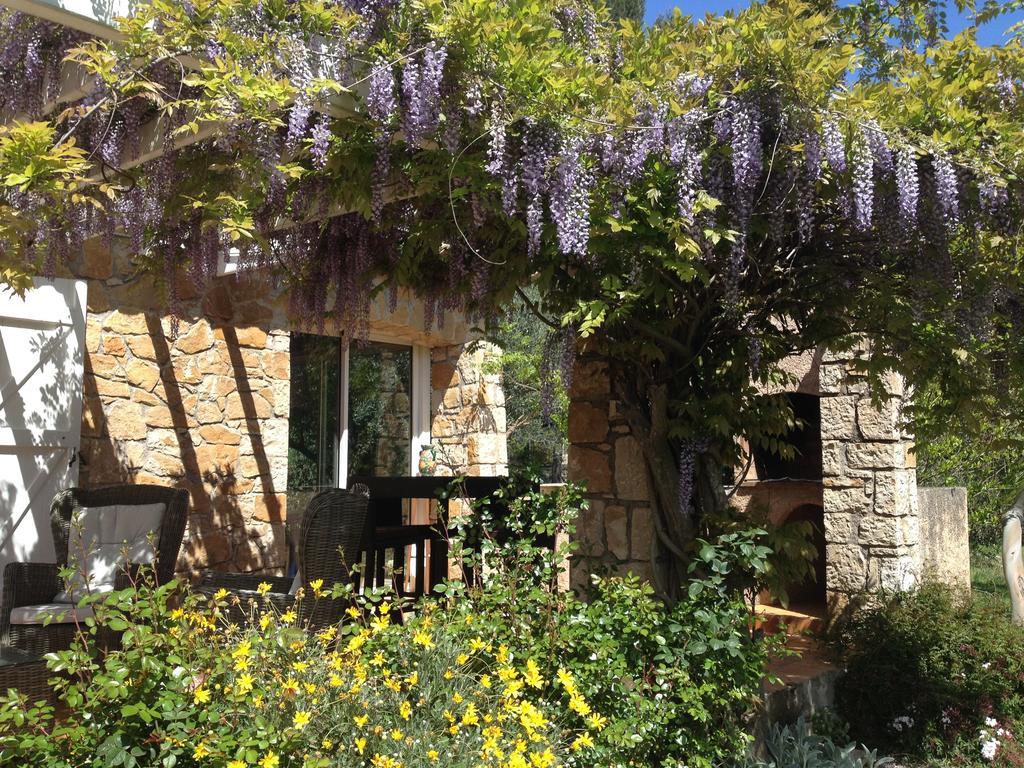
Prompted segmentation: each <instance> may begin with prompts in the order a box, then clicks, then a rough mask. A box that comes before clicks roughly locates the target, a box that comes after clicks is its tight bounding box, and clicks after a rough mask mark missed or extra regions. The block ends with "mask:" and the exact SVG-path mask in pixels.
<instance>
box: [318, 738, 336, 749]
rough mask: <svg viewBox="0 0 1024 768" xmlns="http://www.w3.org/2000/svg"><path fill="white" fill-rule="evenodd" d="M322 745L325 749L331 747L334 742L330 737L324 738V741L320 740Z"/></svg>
mask: <svg viewBox="0 0 1024 768" xmlns="http://www.w3.org/2000/svg"><path fill="white" fill-rule="evenodd" d="M320 746H321V747H323V748H324V749H331V748H332V747H333V746H334V742H333V741H331V740H330V739H324V740H323V741H321V742H320Z"/></svg>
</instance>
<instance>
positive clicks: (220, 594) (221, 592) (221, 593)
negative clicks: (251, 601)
mask: <svg viewBox="0 0 1024 768" xmlns="http://www.w3.org/2000/svg"><path fill="white" fill-rule="evenodd" d="M230 594H231V592H229V591H228V590H226V589H224V587H221V588H220V589H218V590H217V591H216V592H214V593H213V599H214V600H223V599H224V598H225V597H227V596H228V595H230Z"/></svg>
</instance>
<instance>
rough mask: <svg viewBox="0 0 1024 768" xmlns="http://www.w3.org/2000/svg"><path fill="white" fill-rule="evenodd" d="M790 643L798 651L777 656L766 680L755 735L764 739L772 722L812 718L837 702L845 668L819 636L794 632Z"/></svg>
mask: <svg viewBox="0 0 1024 768" xmlns="http://www.w3.org/2000/svg"><path fill="white" fill-rule="evenodd" d="M786 647H787V649H789V650H790V651H792V652H793V653H794V654H796V655H787V656H781V657H778V658H773V659H771V660H770V661H769V662H768V670H767V671H768V674H767V675H766V677H765V680H764V683H763V684H762V694H763V697H764V710H763V712H762V713H761V716H760V717H759V718H758V719H757V721H756V725H755V728H754V735H755V737H756V739H757V740H758V741H761V740H762V739H763V738H764V736H765V735H766V734H767V732H768V728H769V727H770V724H772V723H793V722H796V720H797V719H798V718H800V717H803V718H805V719H806V720H808V721H809V720H810V719H811V717H813V716H814V715H815V714H816V713H818V712H821V711H822V710H826V709H831V708H832V706H833V704H834V703H835V686H836V681H837V680H838V679H839V677H840V676H841V675H842V674H843V670H842V668H841V667H840V666H839V665H838V664H835V663H834V662H832V661H831V660H830V659H829V658H828V656H827V654H826V653H825V652H824V650H823V649H822V648H821V646H820V644H819V642H818V640H817V639H815V638H813V637H808V636H796V635H790V636H789V637H788V639H787V640H786Z"/></svg>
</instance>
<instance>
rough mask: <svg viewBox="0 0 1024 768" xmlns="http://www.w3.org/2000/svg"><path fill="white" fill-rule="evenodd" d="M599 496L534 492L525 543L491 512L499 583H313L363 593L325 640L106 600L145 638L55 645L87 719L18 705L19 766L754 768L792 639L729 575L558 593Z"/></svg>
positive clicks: (1, 745) (1, 710) (741, 555)
mask: <svg viewBox="0 0 1024 768" xmlns="http://www.w3.org/2000/svg"><path fill="white" fill-rule="evenodd" d="M580 503H581V499H580V496H579V493H578V491H576V490H574V489H572V488H568V489H565V490H564V491H562V492H561V493H557V494H551V495H547V496H544V497H541V496H528V497H523V498H519V499H515V500H513V501H512V513H511V516H510V517H509V518H505V530H506V531H507V532H508V533H509V534H510V538H508V539H506V540H505V541H504V542H499V540H498V538H497V537H493V538H492V537H490V536H489V535H488V533H489V530H490V529H491V528H492V527H493V526H492V524H491V523H490V522H488V521H489V520H490V519H491V518H493V513H488V512H487V511H484V512H483V513H482V515H481V520H482V525H483V528H484V530H483V533H484V535H485V539H486V541H487V542H489V543H488V545H487V546H486V548H485V550H486V552H485V560H486V563H487V565H488V570H487V571H486V576H487V579H486V583H485V586H483V587H478V588H473V589H468V588H466V586H465V585H464V584H463V583H462V582H452V583H449V584H446V585H442V586H441V587H440V588H439V589H438V595H437V596H436V598H435V599H434V600H433V601H427V602H424V603H422V604H420V605H418V606H416V610H415V611H414V612H410V611H409V610H408V609H409V608H410V607H411V606H401V605H400V603H399V602H398V601H394V600H389V599H388V597H387V596H386V595H382V594H372V595H368V596H366V597H364V598H359V597H356V596H353V595H351V590H350V588H348V587H341V586H336V587H334V588H333V589H330V590H328V589H326V588H324V587H323V586H322V585H319V584H313V585H311V587H312V591H313V594H312V595H304V596H302V597H301V599H308V600H316V599H321V598H323V597H324V596H325V595H328V594H331V595H343V594H348V595H349V596H351V597H352V599H353V602H354V605H353V608H352V610H351V613H350V616H349V617H348V619H347V621H346V622H345V623H344V624H343V625H342V626H341V627H340V628H338V629H336V628H330V629H328V630H325V631H322V632H320V633H318V634H315V635H314V634H311V633H307V632H304V631H302V630H301V629H300V628H297V627H295V626H294V623H293V622H294V621H295V615H294V613H292V612H288V613H285V614H281V615H278V614H277V613H276V612H273V611H270V612H267V613H263V614H259V613H257V612H255V610H254V609H253V608H251V607H250V608H249V612H250V614H251V622H250V624H249V625H248V627H239V626H231V625H225V624H224V622H223V620H222V618H221V615H222V612H223V611H224V610H225V609H226V608H227V607H228V604H227V601H229V600H233V599H234V598H231V597H229V596H228V595H227V594H226V593H225V594H221V595H218V596H216V597H214V598H212V599H207V598H202V597H199V596H197V595H193V594H189V593H188V590H187V588H185V587H184V586H183V585H180V584H177V583H172V584H168V585H166V586H164V587H160V588H158V589H154V588H152V587H151V586H150V585H148V584H146V583H141V584H139V585H137V587H136V588H134V589H130V590H126V591H124V592H119V593H117V594H115V595H113V596H112V597H111V598H110V599H109V600H107V601H103V602H99V601H97V602H95V605H96V608H97V611H98V623H99V624H100V625H101V626H106V627H110V628H113V629H123V630H126V631H125V634H124V638H123V642H122V647H121V648H120V649H119V650H116V651H112V652H109V653H106V654H103V653H101V652H99V651H98V650H96V645H95V643H94V642H93V638H92V637H91V635H92V633H93V632H94V631H95V630H96V627H95V626H94V624H93V623H91V622H90V624H89V626H88V627H87V629H86V632H85V634H84V635H83V638H82V641H81V642H80V643H78V644H77V645H76V647H75V648H73V649H72V650H70V651H68V652H64V653H60V654H57V655H55V656H54V657H52V659H51V661H50V667H51V669H52V670H53V672H54V673H66V674H67V675H69V677H67V678H65V681H64V682H63V683H62V684H61V686H62V688H63V691H64V693H63V699H64V703H65V705H66V708H67V710H68V714H67V716H66V717H60V718H57V719H55V718H54V716H53V712H52V711H51V710H49V709H48V708H45V707H33V706H27V705H26V703H25V702H23V701H21V700H19V699H18V698H17V697H14V698H9V699H5V700H3V701H2V702H0V762H3V763H4V764H5V765H6V764H15V765H23V766H39V767H40V768H42V767H43V766H46V768H51V767H52V766H68V767H69V768H70V766H77V765H83V764H87V763H88V761H90V760H97V759H99V760H101V761H102V764H103V765H111V766H117V765H123V766H126V768H133V767H134V766H147V767H148V766H161V767H162V768H173V767H174V766H178V768H201V767H202V766H207V765H218V766H224V767H226V768H242V766H248V767H252V766H259V767H260V768H296V767H298V766H302V767H303V768H327V766H338V767H339V768H343V767H346V768H347V767H349V766H352V765H357V764H364V763H365V762H367V761H370V760H372V761H373V765H374V766H376V768H396V767H397V766H398V765H402V766H406V768H429V767H430V766H434V765H438V764H440V765H446V766H453V768H469V767H470V766H498V765H500V766H502V768H508V767H509V766H511V768H527V763H530V764H531V765H533V766H534V767H535V768H536V766H554V765H565V766H581V768H582V766H593V765H600V766H602V768H617V767H618V766H623V767H624V766H638V765H645V766H665V767H666V768H667V767H668V766H677V765H679V764H680V763H681V762H684V761H685V763H686V764H688V765H691V766H701V767H702V768H710V766H714V765H719V764H722V763H730V762H732V761H734V760H738V759H740V758H741V756H742V754H743V753H744V751H745V749H746V747H747V745H748V742H749V737H747V736H746V734H745V730H744V729H745V727H746V725H747V722H748V721H747V717H748V716H749V715H750V714H751V712H752V710H753V708H754V706H755V703H756V698H757V694H758V692H759V690H760V681H761V677H762V674H763V669H764V664H765V661H766V659H767V654H768V651H769V650H770V649H769V647H768V646H767V645H765V644H764V643H763V642H762V641H758V640H755V639H753V638H752V637H751V635H750V634H749V632H748V627H747V615H746V611H745V607H744V604H743V601H742V599H741V598H740V596H739V595H737V594H735V592H734V591H732V590H731V589H730V588H729V587H728V586H727V585H726V583H725V582H724V581H722V580H721V579H720V578H717V576H708V577H707V579H706V586H705V587H704V588H700V589H694V590H693V597H692V598H687V599H685V600H683V601H681V602H680V603H679V604H678V605H676V606H675V607H673V608H668V607H666V606H665V605H664V604H663V603H661V602H660V601H658V600H656V599H655V598H654V596H653V594H652V591H651V589H650V588H649V587H648V586H646V585H643V584H641V583H639V582H638V581H637V580H636V578H634V577H628V578H623V579H607V580H598V581H596V582H595V584H594V588H593V591H592V592H591V594H590V595H589V598H590V599H589V600H588V601H583V600H580V599H579V598H577V597H575V596H574V595H572V594H571V593H567V592H563V591H559V590H557V589H556V588H555V582H556V579H557V572H558V568H559V567H560V564H561V563H562V561H563V558H564V556H565V554H566V553H564V552H552V551H551V550H550V549H545V548H542V547H539V546H537V545H536V544H535V543H534V542H533V538H534V537H535V536H536V535H537V534H542V535H548V534H552V533H556V532H559V531H561V530H565V529H567V527H568V525H569V522H568V521H569V520H571V518H572V517H574V516H575V514H577V513H578V510H579V505H580ZM489 515H490V517H489ZM749 539H750V537H744V536H738V535H734V536H731V537H728V538H725V539H723V540H721V541H715V542H709V543H708V544H707V545H706V551H705V553H704V555H705V556H704V558H703V559H702V562H703V563H704V564H705V566H706V567H707V570H708V572H709V573H711V574H716V575H720V574H731V573H733V572H734V571H736V570H738V569H742V568H755V569H756V568H761V567H763V564H764V560H763V555H762V553H761V552H760V550H759V549H758V548H756V547H754V548H751V547H750V546H749V545H748V544H745V542H746V541H748V540H749ZM399 608H402V609H404V611H405V615H404V621H403V622H401V623H399V622H397V621H396V620H395V617H396V616H397V614H396V611H397V610H398V609H399ZM499 752H500V753H501V757H499V756H498V753H499ZM520 758H522V759H523V760H525V761H526V762H520Z"/></svg>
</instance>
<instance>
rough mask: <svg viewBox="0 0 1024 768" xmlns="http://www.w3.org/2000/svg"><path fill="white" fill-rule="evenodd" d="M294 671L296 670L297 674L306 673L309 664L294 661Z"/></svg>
mask: <svg viewBox="0 0 1024 768" xmlns="http://www.w3.org/2000/svg"><path fill="white" fill-rule="evenodd" d="M292 669H294V670H295V671H296V672H305V671H306V670H307V669H309V662H306V661H293V662H292Z"/></svg>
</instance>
